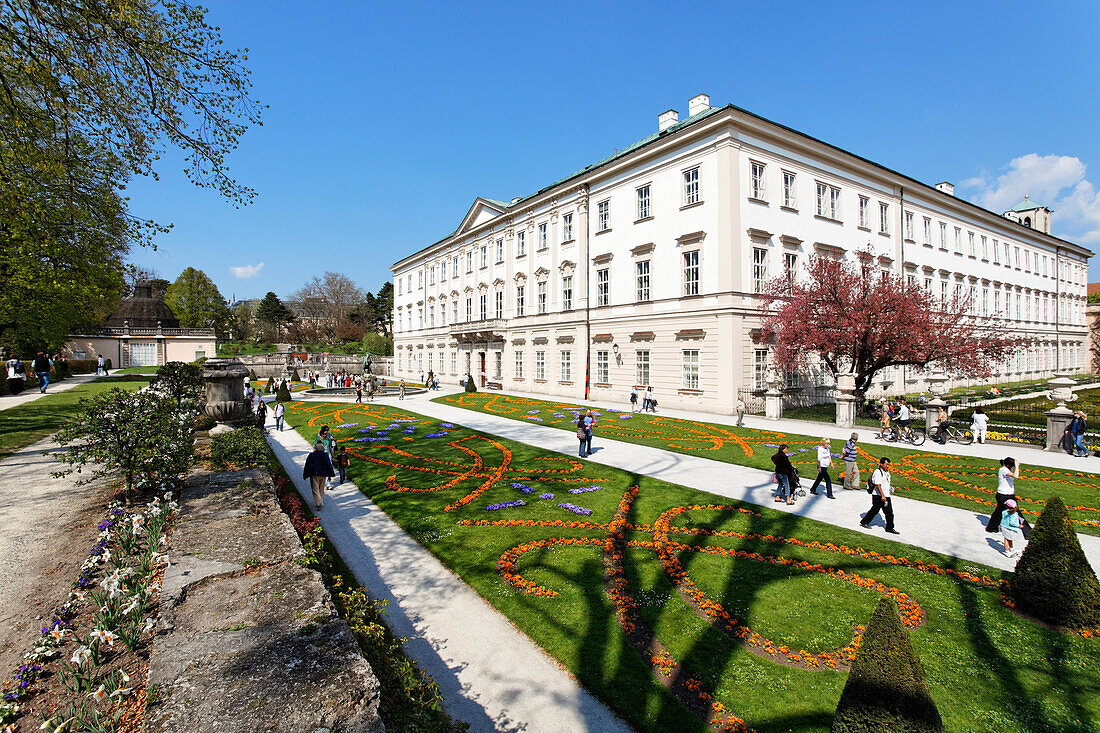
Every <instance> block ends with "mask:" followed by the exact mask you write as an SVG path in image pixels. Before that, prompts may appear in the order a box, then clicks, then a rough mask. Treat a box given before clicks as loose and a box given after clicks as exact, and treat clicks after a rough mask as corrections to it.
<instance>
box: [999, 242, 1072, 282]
mask: <svg viewBox="0 0 1100 733" xmlns="http://www.w3.org/2000/svg"><path fill="white" fill-rule="evenodd" d="M1004 246H1005V267H1012V263H1011V262H1009V259H1008V252H1009V249H1010V248H1011V245H1009V243H1008V242H1005V243H1004ZM1061 276H1062V277H1064V273H1063V274H1062V275H1061Z"/></svg>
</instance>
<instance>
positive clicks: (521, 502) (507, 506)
mask: <svg viewBox="0 0 1100 733" xmlns="http://www.w3.org/2000/svg"><path fill="white" fill-rule="evenodd" d="M514 506H527V502H525V501H524V500H523V499H515V500H513V501H502V502H500V503H499V504H489V505H488V506H486V507H485V511H487V512H495V511H497V510H498V509H510V508H512V507H514Z"/></svg>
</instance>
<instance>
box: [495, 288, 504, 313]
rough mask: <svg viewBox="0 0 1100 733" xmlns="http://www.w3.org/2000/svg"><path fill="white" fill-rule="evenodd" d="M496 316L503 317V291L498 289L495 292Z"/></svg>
mask: <svg viewBox="0 0 1100 733" xmlns="http://www.w3.org/2000/svg"><path fill="white" fill-rule="evenodd" d="M496 306H497V307H496V313H497V314H496V317H497V318H504V291H503V290H498V291H497V293H496Z"/></svg>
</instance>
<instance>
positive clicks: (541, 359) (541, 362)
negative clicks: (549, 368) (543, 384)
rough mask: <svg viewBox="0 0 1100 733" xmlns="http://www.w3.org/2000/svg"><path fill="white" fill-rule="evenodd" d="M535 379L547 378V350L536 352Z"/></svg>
mask: <svg viewBox="0 0 1100 733" xmlns="http://www.w3.org/2000/svg"><path fill="white" fill-rule="evenodd" d="M535 379H546V352H545V351H536V352H535Z"/></svg>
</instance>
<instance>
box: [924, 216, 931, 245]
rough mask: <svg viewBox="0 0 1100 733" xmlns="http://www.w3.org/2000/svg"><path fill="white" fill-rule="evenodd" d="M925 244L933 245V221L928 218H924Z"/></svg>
mask: <svg viewBox="0 0 1100 733" xmlns="http://www.w3.org/2000/svg"><path fill="white" fill-rule="evenodd" d="M924 243H925V244H927V245H929V246H931V245H932V220H931V219H929V218H928V217H927V216H926V217H924Z"/></svg>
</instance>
